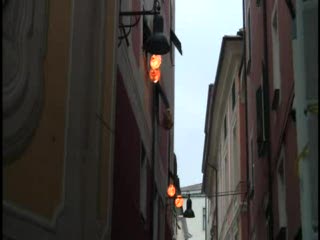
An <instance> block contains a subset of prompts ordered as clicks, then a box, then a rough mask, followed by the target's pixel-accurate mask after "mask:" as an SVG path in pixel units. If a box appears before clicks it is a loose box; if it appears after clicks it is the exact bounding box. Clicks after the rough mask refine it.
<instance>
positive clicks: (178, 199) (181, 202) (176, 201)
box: [174, 195, 183, 208]
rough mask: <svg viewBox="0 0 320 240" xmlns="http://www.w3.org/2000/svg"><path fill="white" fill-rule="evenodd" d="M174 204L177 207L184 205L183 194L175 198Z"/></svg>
mask: <svg viewBox="0 0 320 240" xmlns="http://www.w3.org/2000/svg"><path fill="white" fill-rule="evenodd" d="M174 204H175V205H176V207H177V208H181V207H182V205H183V198H182V196H181V195H178V196H177V198H176V199H175V200H174Z"/></svg>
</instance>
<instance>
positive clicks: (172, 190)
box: [167, 184, 176, 198]
mask: <svg viewBox="0 0 320 240" xmlns="http://www.w3.org/2000/svg"><path fill="white" fill-rule="evenodd" d="M167 194H168V196H169V197H171V198H172V197H173V196H174V195H175V194H176V188H175V186H174V185H173V184H170V185H169V187H168V189H167Z"/></svg>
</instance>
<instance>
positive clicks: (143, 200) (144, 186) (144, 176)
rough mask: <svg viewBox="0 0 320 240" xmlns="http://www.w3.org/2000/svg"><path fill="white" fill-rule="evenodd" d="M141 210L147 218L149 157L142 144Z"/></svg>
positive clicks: (145, 218)
mask: <svg viewBox="0 0 320 240" xmlns="http://www.w3.org/2000/svg"><path fill="white" fill-rule="evenodd" d="M140 212H141V215H142V217H143V219H144V220H145V221H146V220H147V157H146V152H145V150H144V147H143V145H142V144H141V154H140Z"/></svg>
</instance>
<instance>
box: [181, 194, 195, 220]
mask: <svg viewBox="0 0 320 240" xmlns="http://www.w3.org/2000/svg"><path fill="white" fill-rule="evenodd" d="M183 216H184V217H185V218H194V212H193V210H192V202H191V199H190V197H188V200H187V209H186V210H185V211H184V213H183Z"/></svg>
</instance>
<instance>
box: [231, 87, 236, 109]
mask: <svg viewBox="0 0 320 240" xmlns="http://www.w3.org/2000/svg"><path fill="white" fill-rule="evenodd" d="M231 96H232V110H233V109H234V107H235V105H236V88H235V83H234V82H233V84H232V90H231Z"/></svg>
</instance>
